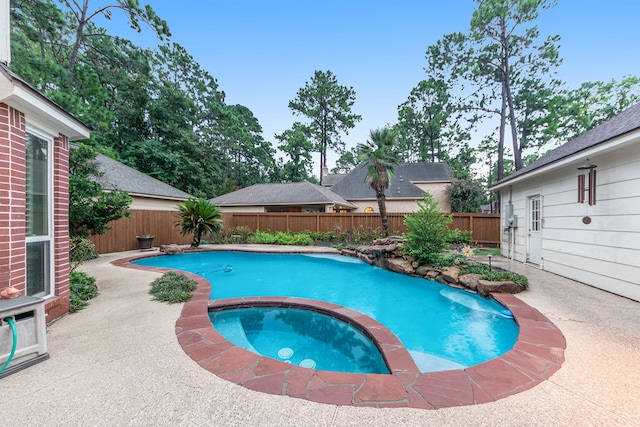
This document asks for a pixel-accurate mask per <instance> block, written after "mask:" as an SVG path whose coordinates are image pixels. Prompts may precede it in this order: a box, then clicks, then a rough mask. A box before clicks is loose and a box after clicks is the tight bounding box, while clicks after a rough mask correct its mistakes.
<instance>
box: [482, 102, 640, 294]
mask: <svg viewBox="0 0 640 427" xmlns="http://www.w3.org/2000/svg"><path fill="white" fill-rule="evenodd" d="M581 166H590V168H591V170H595V171H596V173H595V185H591V187H592V188H589V187H590V186H589V178H588V171H589V170H590V169H585V168H584V167H583V168H581ZM594 166H595V167H594ZM579 168H580V169H579ZM581 174H584V175H585V181H584V182H585V185H584V188H581V187H580V185H579V181H580V178H578V176H579V175H581ZM579 189H580V190H579ZM491 190H494V191H496V190H499V191H500V199H501V206H502V209H501V210H502V218H501V221H502V230H503V231H502V244H501V248H502V255H503V256H506V257H509V258H512V259H515V260H518V261H521V262H527V263H530V264H534V265H537V266H539V268H541V269H543V270H548V271H550V272H553V273H556V274H559V275H561V276H564V277H568V278H571V279H573V280H576V281H579V282H582V283H585V284H588V285H591V286H594V287H597V288H600V289H604V290H606V291H609V292H612V293H616V294H618V295H622V296H625V297H627V298H631V299H633V300H636V301H640V104H636V105H634V106H632V107H630V108H628V109H627V110H625V111H623V112H622V113H620V114H619V115H618V116H615V117H614V118H612V119H610V120H609V121H607V122H605V123H603V124H601V125H600V126H598V127H596V128H594V129H592V130H591V131H589V132H587V133H585V134H583V135H581V136H579V137H578V138H576V139H574V140H572V141H570V142H568V143H566V144H564V145H563V146H561V147H559V148H557V149H556V150H554V151H552V152H551V153H549V154H548V155H546V156H544V157H542V158H540V159H538V160H537V161H535V162H534V163H532V164H530V165H529V166H527V167H526V168H523V169H521V170H519V171H517V172H516V173H514V174H512V175H510V176H508V177H507V178H505V179H503V180H502V181H500V182H498V183H497V184H496V185H494V186H493V187H492V188H491ZM590 194H591V196H592V200H591V202H592V203H590V200H589V195H590ZM580 195H582V196H580ZM582 197H584V201H582V202H580V199H581V198H582Z"/></svg>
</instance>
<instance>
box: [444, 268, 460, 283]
mask: <svg viewBox="0 0 640 427" xmlns="http://www.w3.org/2000/svg"><path fill="white" fill-rule="evenodd" d="M458 277H460V269H459V268H458V267H444V268H443V269H442V278H443V279H444V280H445V281H446V282H447V283H458Z"/></svg>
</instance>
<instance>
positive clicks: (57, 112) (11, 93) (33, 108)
mask: <svg viewBox="0 0 640 427" xmlns="http://www.w3.org/2000/svg"><path fill="white" fill-rule="evenodd" d="M0 75H1V76H2V77H4V78H1V79H0V102H2V103H5V104H7V105H8V106H10V107H13V108H15V109H16V110H19V111H21V112H22V113H24V115H25V117H26V118H27V120H30V121H35V122H37V123H38V124H39V125H40V126H43V127H45V128H46V129H45V130H47V131H48V132H50V133H51V134H52V135H56V136H57V135H58V134H59V133H62V134H63V135H66V136H67V137H68V138H69V140H70V141H76V140H81V139H87V138H89V136H90V129H89V127H87V126H86V125H85V124H83V123H82V122H80V121H79V120H78V119H76V118H75V117H73V116H72V115H71V114H70V113H68V112H66V111H65V110H64V109H62V108H61V107H60V106H58V105H57V104H55V103H53V102H52V101H50V100H48V99H47V98H46V97H45V96H44V95H42V94H40V93H39V92H38V91H36V90H35V89H33V88H31V87H30V86H28V85H26V84H25V83H24V82H22V81H21V80H19V79H18V78H15V77H13V76H12V75H11V74H9V73H8V72H7V71H6V70H5V69H4V66H3V67H2V70H1V72H0Z"/></svg>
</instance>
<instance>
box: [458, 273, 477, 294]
mask: <svg viewBox="0 0 640 427" xmlns="http://www.w3.org/2000/svg"><path fill="white" fill-rule="evenodd" d="M478 280H480V275H479V274H463V275H462V276H460V277H459V278H458V282H459V283H461V284H462V285H464V286H465V287H466V288H469V289H472V290H474V291H475V290H476V289H477V288H478Z"/></svg>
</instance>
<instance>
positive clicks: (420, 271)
mask: <svg viewBox="0 0 640 427" xmlns="http://www.w3.org/2000/svg"><path fill="white" fill-rule="evenodd" d="M411 265H412V266H413V264H411ZM430 271H433V269H432V268H431V267H429V266H428V265H421V266H419V267H418V268H416V274H417V275H418V276H422V277H424V276H426V275H427V274H429V272H430Z"/></svg>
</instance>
